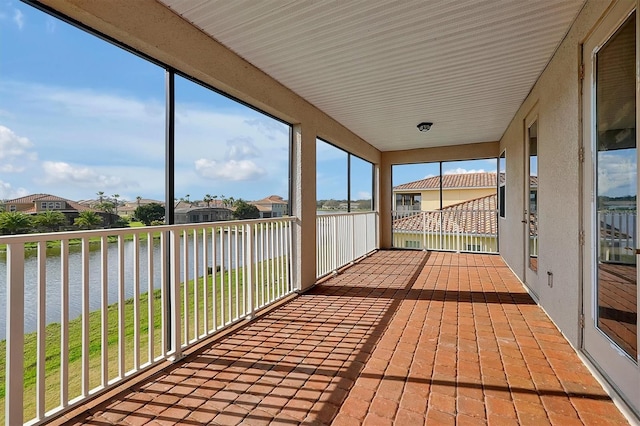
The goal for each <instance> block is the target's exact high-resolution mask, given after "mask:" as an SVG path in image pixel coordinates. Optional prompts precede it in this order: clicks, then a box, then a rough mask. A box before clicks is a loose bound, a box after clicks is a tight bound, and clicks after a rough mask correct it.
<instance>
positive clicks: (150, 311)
mask: <svg viewBox="0 0 640 426" xmlns="http://www.w3.org/2000/svg"><path fill="white" fill-rule="evenodd" d="M153 278H154V277H153V233H151V232H147V330H148V331H147V333H148V338H147V358H148V359H149V363H153V361H154V359H155V344H156V335H155V334H156V327H155V311H154V308H155V305H156V303H155V302H156V297H155V296H156V293H155V283H154V279H153ZM160 282H162V281H160Z"/></svg>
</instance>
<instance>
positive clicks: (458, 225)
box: [392, 210, 498, 253]
mask: <svg viewBox="0 0 640 426" xmlns="http://www.w3.org/2000/svg"><path fill="white" fill-rule="evenodd" d="M392 220H393V223H392V230H393V246H394V247H395V248H402V249H420V250H441V251H456V252H468V253H497V252H498V212H497V210H434V211H394V212H392Z"/></svg>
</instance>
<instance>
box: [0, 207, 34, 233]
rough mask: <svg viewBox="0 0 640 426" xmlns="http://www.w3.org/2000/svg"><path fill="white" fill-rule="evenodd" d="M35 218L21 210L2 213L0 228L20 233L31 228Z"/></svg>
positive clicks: (0, 214)
mask: <svg viewBox="0 0 640 426" xmlns="http://www.w3.org/2000/svg"><path fill="white" fill-rule="evenodd" d="M32 224H33V219H32V218H31V216H29V215H26V214H24V213H21V212H2V213H0V230H2V232H4V233H7V232H8V233H9V234H20V233H23V232H26V231H29V229H31V226H32Z"/></svg>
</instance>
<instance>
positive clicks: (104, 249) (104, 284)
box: [100, 235, 109, 388]
mask: <svg viewBox="0 0 640 426" xmlns="http://www.w3.org/2000/svg"><path fill="white" fill-rule="evenodd" d="M108 244H109V242H108V240H107V236H106V235H103V236H102V237H101V238H100V329H101V341H100V349H101V356H102V359H101V364H100V369H101V379H102V380H101V384H102V387H103V388H105V387H107V385H108V384H109V288H108V287H109V269H108V266H107V265H108V252H109V249H108V247H109V246H108Z"/></svg>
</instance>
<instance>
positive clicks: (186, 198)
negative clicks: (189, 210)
mask: <svg viewBox="0 0 640 426" xmlns="http://www.w3.org/2000/svg"><path fill="white" fill-rule="evenodd" d="M190 196H191V195H189V194H187V195H185V196H184V201H186V202H187V203H188V202H189V197H190Z"/></svg>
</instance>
